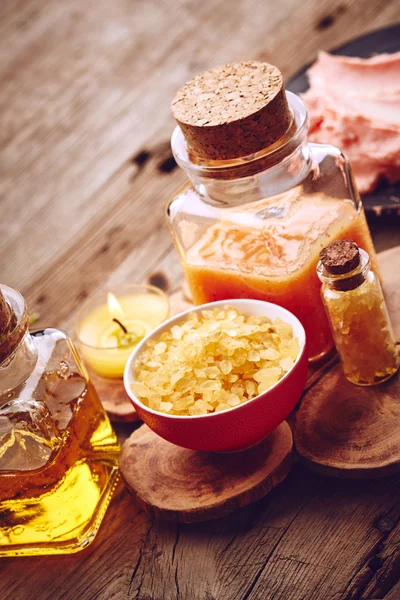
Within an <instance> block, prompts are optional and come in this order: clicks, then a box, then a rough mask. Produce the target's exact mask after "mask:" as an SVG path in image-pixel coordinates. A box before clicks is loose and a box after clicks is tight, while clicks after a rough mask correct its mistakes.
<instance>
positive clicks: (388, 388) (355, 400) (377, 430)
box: [294, 362, 400, 478]
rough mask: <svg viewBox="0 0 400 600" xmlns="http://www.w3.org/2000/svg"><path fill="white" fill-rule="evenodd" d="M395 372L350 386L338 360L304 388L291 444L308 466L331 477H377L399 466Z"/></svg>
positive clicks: (399, 380)
mask: <svg viewBox="0 0 400 600" xmlns="http://www.w3.org/2000/svg"><path fill="white" fill-rule="evenodd" d="M399 423H400V374H399V373H397V374H396V375H394V376H393V377H392V378H391V379H389V381H387V382H386V383H383V384H380V385H377V386H371V387H359V386H355V385H353V384H352V383H350V382H349V381H347V379H346V378H345V376H344V374H343V370H342V367H341V365H340V364H339V363H338V362H337V363H336V365H335V366H334V367H333V368H331V369H330V370H328V371H327V372H326V373H325V374H324V375H323V376H322V378H321V379H320V380H319V381H318V382H317V383H316V384H315V385H314V386H313V387H311V388H310V389H309V390H308V392H306V394H305V396H304V398H303V400H302V403H301V406H300V408H299V410H298V412H297V415H296V422H295V427H294V443H295V447H296V450H297V453H298V455H299V458H300V459H301V460H302V461H304V462H305V463H306V464H307V465H308V466H309V467H310V468H311V469H313V470H316V471H319V472H322V473H324V474H326V475H333V476H336V477H355V478H358V477H381V476H384V475H389V474H391V473H393V472H396V471H399V470H400V428H399Z"/></svg>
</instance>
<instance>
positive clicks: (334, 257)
mask: <svg viewBox="0 0 400 600" xmlns="http://www.w3.org/2000/svg"><path fill="white" fill-rule="evenodd" d="M319 257H320V259H321V262H322V264H323V265H324V267H325V270H326V271H328V273H332V275H344V274H345V273H350V272H351V271H354V269H356V268H357V267H358V265H359V264H360V252H359V249H358V246H357V244H356V243H355V242H353V241H352V240H337V241H336V242H332V243H331V244H329V246H326V248H324V249H323V250H321V252H320V255H319Z"/></svg>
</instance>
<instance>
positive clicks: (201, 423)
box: [124, 299, 308, 452]
mask: <svg viewBox="0 0 400 600" xmlns="http://www.w3.org/2000/svg"><path fill="white" fill-rule="evenodd" d="M227 304H229V305H230V306H234V307H235V308H236V309H237V310H238V311H239V312H240V313H242V314H245V315H248V316H250V315H264V316H267V317H269V318H272V319H275V318H276V317H279V318H281V319H282V320H283V321H286V322H287V323H290V324H291V325H292V327H293V333H294V335H295V336H296V337H297V338H298V339H299V342H300V352H299V356H298V357H297V360H296V362H295V363H294V365H293V367H292V369H291V370H290V371H288V372H287V373H286V375H284V376H283V377H282V379H281V380H280V381H278V383H276V384H275V385H274V386H273V387H271V388H270V389H269V390H267V391H266V392H264V393H263V394H260V395H259V396H256V397H255V398H253V399H252V400H248V401H247V402H244V403H243V404H240V405H239V406H235V407H234V408H231V409H230V410H226V411H221V412H218V413H210V414H207V415H198V416H197V415H196V416H178V415H168V414H165V413H160V412H157V411H155V410H153V409H151V408H148V407H147V406H145V405H144V404H143V403H142V402H141V400H140V399H139V398H138V397H137V396H136V395H135V394H134V393H133V392H132V389H131V385H130V384H131V383H132V382H133V381H135V368H134V365H135V362H136V359H137V357H138V356H139V354H140V353H141V352H142V351H143V349H144V347H145V346H146V344H147V342H148V340H149V339H151V338H155V339H158V338H159V336H160V335H161V334H162V333H163V332H164V331H165V330H167V329H170V328H171V327H172V326H173V325H177V324H178V323H180V322H181V321H182V320H184V319H185V317H186V315H188V314H189V313H191V312H198V311H200V310H203V309H204V308H207V309H210V308H214V307H215V306H221V307H222V306H225V305H227ZM307 367H308V361H307V352H306V335H305V331H304V328H303V326H302V324H301V323H300V321H299V320H298V319H297V317H295V316H294V315H293V314H292V313H291V312H289V311H288V310H286V309H285V308H282V307H281V306H277V305H276V304H271V303H270V302H262V301H261V300H247V299H238V300H222V301H218V302H210V303H209V304H206V305H204V304H203V305H202V306H196V307H194V308H192V309H190V310H187V311H185V312H183V313H181V314H179V315H177V316H175V317H172V318H171V319H168V321H165V323H163V324H162V325H160V326H159V327H157V328H156V329H154V331H152V332H151V333H149V334H148V335H147V336H146V337H145V338H144V339H143V340H142V341H141V342H140V344H138V345H137V346H136V348H135V350H134V351H133V352H132V354H131V356H130V357H129V359H128V362H127V364H126V367H125V372H124V384H125V390H126V392H127V394H128V396H129V397H130V399H131V401H132V403H133V405H134V407H135V409H136V411H137V413H138V415H139V417H140V418H141V419H142V420H143V421H144V422H145V423H146V424H147V425H148V426H149V427H150V428H151V429H152V430H153V431H154V432H155V433H157V434H158V435H160V436H161V437H163V438H164V439H165V440H168V441H169V442H172V443H173V444H176V445H177V446H182V447H183V448H191V449H193V450H205V451H214V452H227V451H236V450H242V449H244V448H248V447H250V446H253V445H254V444H257V443H258V442H260V441H261V440H262V439H263V438H265V437H266V436H267V435H268V434H269V433H270V432H271V431H272V430H273V429H275V427H277V425H279V423H282V421H284V420H285V419H286V417H287V416H288V415H289V413H290V412H291V411H292V410H293V408H294V407H295V405H296V404H297V402H298V400H299V398H300V396H301V393H302V391H303V389H304V386H305V383H306V378H307Z"/></svg>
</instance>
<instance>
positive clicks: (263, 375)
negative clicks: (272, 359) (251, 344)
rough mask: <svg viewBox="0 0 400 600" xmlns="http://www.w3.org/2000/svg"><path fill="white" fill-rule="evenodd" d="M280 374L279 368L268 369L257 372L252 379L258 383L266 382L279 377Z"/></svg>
mask: <svg viewBox="0 0 400 600" xmlns="http://www.w3.org/2000/svg"><path fill="white" fill-rule="evenodd" d="M280 373H281V369H280V368H279V367H268V368H266V369H262V370H261V371H258V373H256V374H255V375H254V379H255V380H256V381H259V382H261V381H267V380H268V379H274V378H276V377H279V375H280Z"/></svg>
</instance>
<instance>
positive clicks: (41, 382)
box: [0, 285, 119, 556]
mask: <svg viewBox="0 0 400 600" xmlns="http://www.w3.org/2000/svg"><path fill="white" fill-rule="evenodd" d="M28 324H29V317H28V313H27V310H26V305H25V302H24V299H23V297H22V296H21V295H20V294H19V293H18V292H16V291H15V290H13V289H11V288H9V287H7V286H4V285H0V556H18V555H41V554H67V553H71V552H77V551H79V550H81V549H83V548H85V547H86V546H87V545H88V544H89V543H90V542H91V541H92V540H93V539H94V537H95V535H96V532H97V530H98V528H99V526H100V523H101V521H102V519H103V516H104V513H105V511H106V508H107V506H108V504H109V501H110V499H111V495H112V492H113V489H114V487H115V484H116V482H117V478H118V452H119V446H118V440H117V438H116V435H115V433H114V432H113V430H112V428H111V425H110V423H109V420H108V418H107V415H106V414H105V412H104V409H103V407H102V405H101V403H100V401H99V399H98V396H97V394H96V392H95V390H94V388H93V386H92V385H91V383H90V381H89V379H88V376H87V374H86V371H85V369H84V367H83V366H82V363H81V361H80V359H79V356H78V355H77V353H76V350H75V348H74V346H73V344H72V342H71V341H70V340H69V339H68V337H67V336H66V334H65V333H63V332H62V331H59V330H57V329H44V330H41V331H36V332H35V333H29V330H28Z"/></svg>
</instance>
